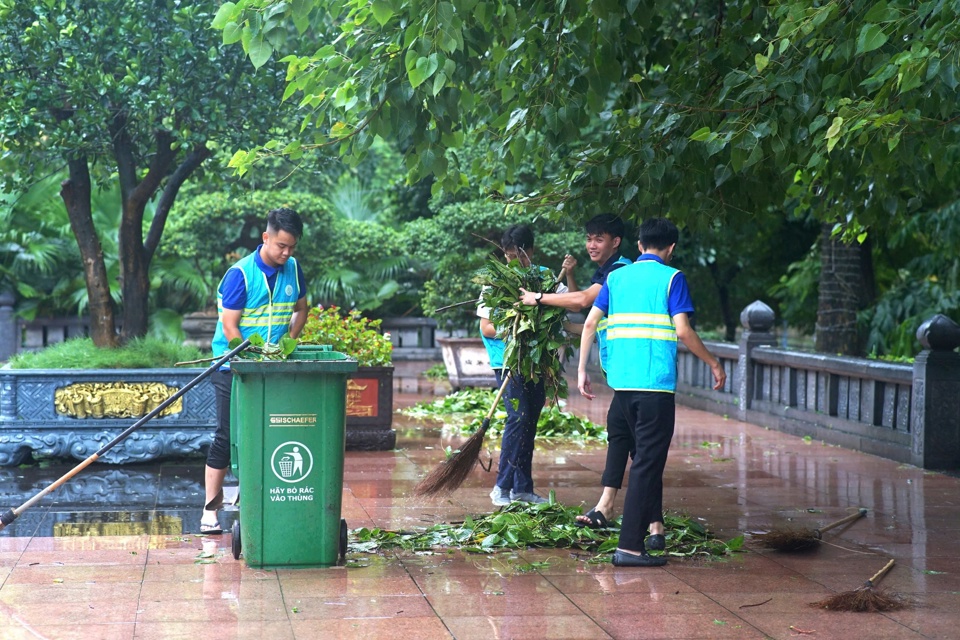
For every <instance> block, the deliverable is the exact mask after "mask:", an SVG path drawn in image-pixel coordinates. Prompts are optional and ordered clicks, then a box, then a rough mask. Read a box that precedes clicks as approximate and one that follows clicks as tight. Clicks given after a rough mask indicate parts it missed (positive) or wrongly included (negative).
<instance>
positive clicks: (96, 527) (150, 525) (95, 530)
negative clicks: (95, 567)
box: [53, 511, 183, 550]
mask: <svg viewBox="0 0 960 640" xmlns="http://www.w3.org/2000/svg"><path fill="white" fill-rule="evenodd" d="M87 517H91V518H92V519H94V520H96V518H97V516H96V514H91V515H88V516H87ZM114 518H115V519H116V520H118V521H114V522H55V523H54V524H53V535H54V536H55V537H57V538H67V537H70V538H78V539H80V540H85V541H86V540H93V543H92V544H91V545H89V546H87V545H83V544H81V546H80V548H81V549H83V548H92V549H97V548H99V547H98V546H97V543H96V541H95V540H96V539H95V538H93V536H145V535H147V536H177V535H180V534H182V533H183V519H182V518H178V517H176V516H168V515H164V514H162V513H160V514H157V515H156V517H155V518H153V519H152V520H147V521H122V520H126V519H127V518H130V519H131V520H136V514H131V513H130V512H126V511H120V512H117V513H116V514H114ZM146 542H147V544H146V547H144V548H151V547H155V546H156V545H155V544H151V543H150V542H149V541H146ZM67 545H68V543H66V542H64V550H79V549H78V548H77V546H76V544H73V545H70V546H69V547H68V546H67ZM137 546H140V545H137Z"/></svg>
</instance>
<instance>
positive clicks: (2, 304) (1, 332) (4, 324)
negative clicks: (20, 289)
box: [0, 291, 20, 362]
mask: <svg viewBox="0 0 960 640" xmlns="http://www.w3.org/2000/svg"><path fill="white" fill-rule="evenodd" d="M16 302H17V299H16V297H14V295H13V294H12V293H10V292H9V291H3V292H0V362H6V361H7V360H9V359H10V358H12V357H13V356H15V355H16V354H17V352H18V351H19V350H20V333H19V332H18V331H17V316H16V315H14V313H13V305H14V304H15V303H16Z"/></svg>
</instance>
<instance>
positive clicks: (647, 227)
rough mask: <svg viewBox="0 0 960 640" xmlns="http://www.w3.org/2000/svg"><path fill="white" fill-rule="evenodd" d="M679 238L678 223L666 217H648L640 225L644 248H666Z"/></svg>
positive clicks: (675, 242) (641, 240)
mask: <svg viewBox="0 0 960 640" xmlns="http://www.w3.org/2000/svg"><path fill="white" fill-rule="evenodd" d="M679 239H680V230H679V229H677V225H675V224H673V223H672V222H670V221H669V220H667V219H666V218H648V219H646V220H644V221H643V223H642V224H641V225H640V244H641V245H642V246H643V248H644V249H658V250H659V249H666V248H667V247H669V246H670V245H672V244H677V240H679Z"/></svg>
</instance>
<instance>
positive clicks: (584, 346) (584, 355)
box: [577, 307, 604, 400]
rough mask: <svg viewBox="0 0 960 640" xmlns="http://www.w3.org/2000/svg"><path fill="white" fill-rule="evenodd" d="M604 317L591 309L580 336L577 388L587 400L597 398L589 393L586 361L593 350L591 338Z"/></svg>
mask: <svg viewBox="0 0 960 640" xmlns="http://www.w3.org/2000/svg"><path fill="white" fill-rule="evenodd" d="M603 316H604V311H603V310H602V309H598V308H597V307H593V308H592V309H590V313H588V314H587V319H586V321H585V322H584V323H583V333H582V334H581V335H580V364H579V366H578V367H577V388H578V389H580V395H582V396H583V397H584V398H587V399H588V400H593V399H594V398H596V397H597V396H596V395H594V394H593V393H591V392H590V375H589V374H588V373H587V361H589V360H590V349H592V348H593V337H594V336H595V335H596V334H597V325H598V324H600V320H601V319H602V318H603Z"/></svg>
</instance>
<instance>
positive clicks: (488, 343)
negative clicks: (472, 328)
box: [480, 332, 507, 369]
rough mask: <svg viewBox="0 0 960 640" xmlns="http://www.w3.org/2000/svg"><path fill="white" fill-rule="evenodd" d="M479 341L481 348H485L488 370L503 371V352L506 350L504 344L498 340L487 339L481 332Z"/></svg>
mask: <svg viewBox="0 0 960 640" xmlns="http://www.w3.org/2000/svg"><path fill="white" fill-rule="evenodd" d="M480 339H481V340H483V346H484V347H486V348H487V358H488V359H489V360H490V368H491V369H503V352H504V350H505V349H506V348H507V345H506V343H505V342H504V341H503V340H501V339H500V338H488V337H487V336H485V335H483V332H480Z"/></svg>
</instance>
